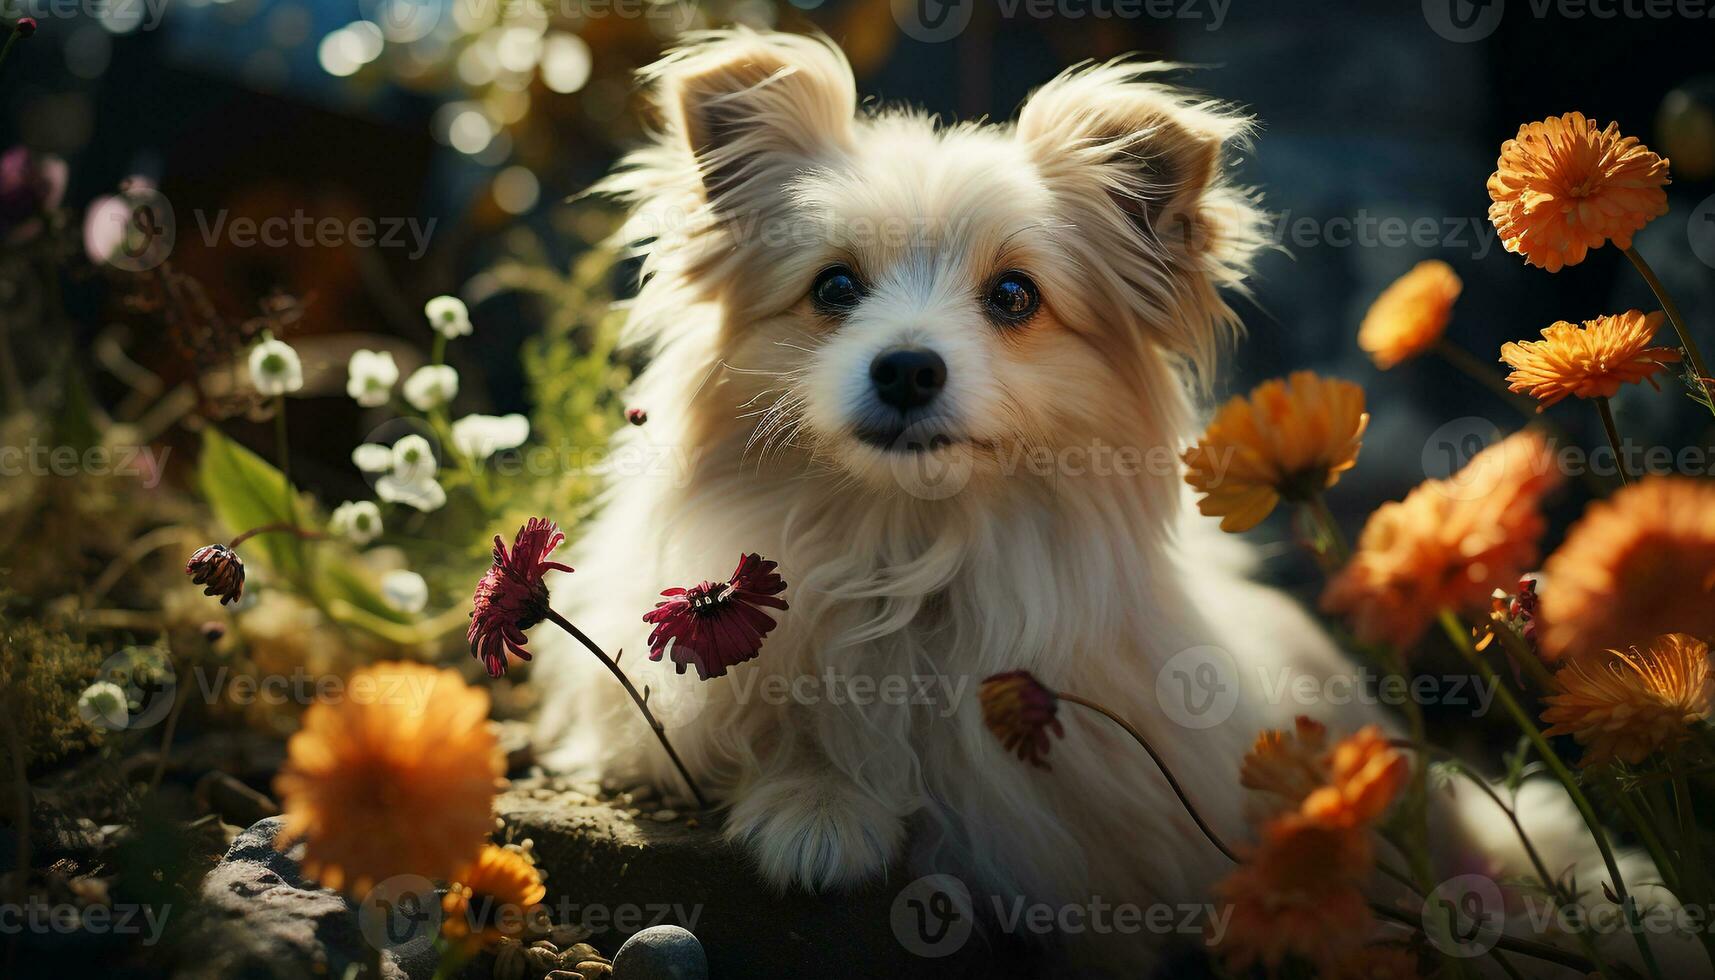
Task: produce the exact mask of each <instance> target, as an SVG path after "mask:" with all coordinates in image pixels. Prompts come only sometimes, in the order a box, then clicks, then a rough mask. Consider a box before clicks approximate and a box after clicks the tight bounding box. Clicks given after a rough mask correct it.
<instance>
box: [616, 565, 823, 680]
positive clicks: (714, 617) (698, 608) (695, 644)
mask: <svg viewBox="0 0 1715 980" xmlns="http://www.w3.org/2000/svg"><path fill="white" fill-rule="evenodd" d="M777 567H778V566H777V565H776V563H774V562H771V561H766V560H764V559H763V557H762V556H761V555H741V556H740V557H739V559H738V567H737V568H735V569H733V573H732V577H731V578H729V579H727V580H726V581H725V582H704V583H703V584H702V585H698V586H694V587H692V588H689V589H677V588H675V589H667V590H666V591H664V592H662V593H661V594H662V595H664V596H666V597H667V598H665V599H663V600H662V601H660V602H657V603H656V604H655V608H654V609H651V610H650V611H649V612H646V613H644V614H643V621H644V622H645V623H654V624H655V629H653V630H652V631H650V633H649V659H650V660H660V659H661V655H662V654H664V653H666V652H667V651H668V650H669V649H671V650H672V652H673V663H675V664H677V665H678V668H679V673H681V674H683V673H684V672H685V665H686V664H692V665H694V666H695V667H696V668H697V676H698V677H699V678H701V679H702V680H705V681H706V680H708V679H709V678H711V677H721V676H724V675H725V674H726V670H727V668H728V667H731V666H733V665H735V664H742V663H744V662H745V661H746V660H750V659H752V658H754V657H755V656H756V655H757V653H758V652H760V651H761V650H762V641H763V638H765V637H766V636H768V633H769V631H770V630H772V629H774V625H775V623H774V618H773V617H772V616H769V615H768V614H767V613H765V612H763V611H762V609H761V608H760V607H762V606H768V607H770V608H773V609H786V608H789V607H788V606H787V605H786V600H785V599H782V598H780V593H782V592H784V591H786V582H785V580H784V579H782V578H781V577H780V576H779V574H778V573H776V572H775V571H774V569H775V568H777ZM669 641H670V642H671V644H672V646H671V647H670V648H669V646H668V643H669Z"/></svg>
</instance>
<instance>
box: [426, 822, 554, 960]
mask: <svg viewBox="0 0 1715 980" xmlns="http://www.w3.org/2000/svg"><path fill="white" fill-rule="evenodd" d="M547 894H548V889H547V888H546V887H545V886H544V885H543V884H542V876H541V874H539V873H538V872H537V871H536V866H535V865H534V864H532V863H530V859H529V858H527V857H525V856H524V855H523V854H520V853H518V852H517V851H512V850H508V849H506V848H504V847H496V846H494V845H493V844H489V845H486V846H484V847H483V849H482V854H481V855H479V856H478V857H477V859H476V860H475V861H473V862H471V863H470V865H469V866H468V867H466V868H465V869H464V870H463V871H460V872H459V873H458V875H457V876H455V877H454V879H453V883H452V885H451V886H450V887H449V888H448V889H447V893H446V895H445V896H444V897H443V898H442V899H441V935H443V936H445V937H447V938H448V939H449V940H452V941H453V942H455V943H460V944H463V945H465V946H467V947H471V948H473V949H476V948H481V947H484V946H492V945H494V944H495V943H498V942H500V940H502V939H504V938H507V937H513V938H516V937H517V936H519V935H521V934H522V933H523V932H524V924H525V919H526V916H527V915H528V914H529V912H530V910H531V909H533V908H535V907H536V906H537V905H539V904H541V902H542V898H543V897H544V896H546V895H547Z"/></svg>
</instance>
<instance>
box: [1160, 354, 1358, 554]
mask: <svg viewBox="0 0 1715 980" xmlns="http://www.w3.org/2000/svg"><path fill="white" fill-rule="evenodd" d="M1369 421H1370V416H1369V413H1367V412H1365V411H1364V390H1363V389H1362V388H1360V387H1358V386H1357V385H1355V384H1353V383H1351V382H1350V381H1341V380H1339V379H1337V378H1323V377H1319V376H1317V375H1316V374H1315V373H1314V372H1311V371H1296V372H1294V373H1293V374H1292V376H1291V377H1289V378H1287V379H1285V380H1284V381H1282V380H1280V379H1278V378H1277V379H1275V380H1272V381H1265V382H1263V383H1262V384H1260V385H1257V386H1256V388H1255V389H1254V390H1252V391H1251V393H1250V397H1249V398H1248V399H1247V398H1244V397H1237V398H1234V399H1233V400H1232V401H1229V402H1227V404H1226V405H1224V406H1222V407H1221V410H1220V411H1219V412H1217V413H1216V414H1215V418H1214V421H1212V422H1210V423H1209V427H1208V429H1206V430H1205V431H1204V433H1203V438H1202V440H1201V441H1200V442H1198V443H1197V445H1195V446H1192V447H1191V448H1190V449H1187V450H1186V451H1185V455H1184V460H1185V466H1186V473H1185V482H1186V483H1189V484H1190V485H1191V486H1193V487H1195V488H1196V489H1197V490H1199V491H1201V492H1202V493H1203V497H1202V499H1201V500H1199V501H1198V502H1197V509H1198V510H1200V511H1202V512H1203V513H1204V514H1206V515H1208V516H1211V517H1216V516H1218V517H1220V518H1221V530H1223V531H1244V530H1248V529H1250V528H1253V527H1255V526H1257V525H1258V524H1259V523H1261V522H1262V519H1263V518H1265V517H1267V516H1268V515H1269V513H1270V512H1271V511H1273V510H1274V508H1275V505H1276V504H1278V503H1280V501H1281V498H1285V499H1286V500H1288V501H1294V502H1297V501H1302V500H1307V499H1309V498H1310V497H1311V496H1313V495H1314V494H1316V493H1319V492H1321V491H1322V490H1325V489H1327V488H1328V487H1331V486H1333V485H1334V484H1335V483H1337V482H1338V481H1339V479H1340V474H1341V473H1344V472H1345V471H1347V470H1349V469H1351V468H1352V467H1353V465H1355V464H1356V463H1357V459H1358V447H1359V445H1360V444H1361V443H1362V441H1363V435H1364V427H1365V426H1366V425H1368V424H1369Z"/></svg>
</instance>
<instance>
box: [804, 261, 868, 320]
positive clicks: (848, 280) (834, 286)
mask: <svg viewBox="0 0 1715 980" xmlns="http://www.w3.org/2000/svg"><path fill="white" fill-rule="evenodd" d="M861 299H863V284H862V283H860V282H858V278H857V276H856V275H855V274H853V272H852V270H850V269H848V268H846V267H845V266H843V265H836V266H832V267H830V268H827V269H823V270H822V274H821V275H819V276H817V277H816V284H815V285H813V286H811V287H810V300H811V302H813V303H815V304H816V308H817V309H819V310H821V311H822V312H823V313H843V312H845V311H846V310H849V309H851V308H852V307H854V306H856V305H858V300H861Z"/></svg>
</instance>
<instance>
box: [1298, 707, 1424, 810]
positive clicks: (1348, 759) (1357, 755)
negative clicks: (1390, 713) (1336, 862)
mask: <svg viewBox="0 0 1715 980" xmlns="http://www.w3.org/2000/svg"><path fill="white" fill-rule="evenodd" d="M1327 767H1328V771H1329V785H1327V786H1324V787H1322V788H1321V789H1318V790H1316V791H1315V792H1313V793H1311V794H1310V795H1309V796H1308V797H1305V799H1304V807H1303V809H1304V815H1305V816H1307V817H1310V818H1312V819H1314V820H1318V821H1321V822H1322V823H1325V824H1329V825H1331V826H1336V827H1363V826H1368V825H1370V824H1373V823H1375V822H1376V821H1377V820H1380V819H1381V817H1382V814H1384V813H1386V812H1387V808H1388V807H1389V806H1391V805H1393V801H1394V798H1395V797H1397V796H1398V795H1399V790H1400V787H1402V786H1404V785H1405V780H1406V777H1408V776H1410V775H1411V764H1410V763H1409V762H1407V761H1406V759H1405V756H1403V755H1401V754H1400V753H1399V752H1397V751H1395V750H1394V748H1393V746H1391V745H1389V744H1388V743H1387V738H1386V737H1385V736H1384V735H1382V730H1381V729H1380V728H1378V727H1376V726H1375V725H1368V726H1365V727H1364V728H1362V729H1360V730H1359V731H1358V732H1357V733H1356V734H1354V735H1351V736H1350V737H1347V738H1344V739H1341V740H1340V743H1339V744H1338V745H1336V746H1334V751H1333V752H1331V753H1329V755H1328V760H1327Z"/></svg>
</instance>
